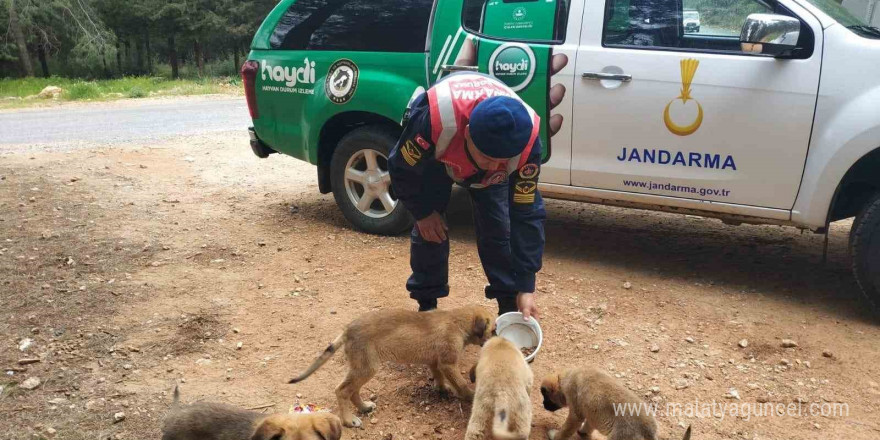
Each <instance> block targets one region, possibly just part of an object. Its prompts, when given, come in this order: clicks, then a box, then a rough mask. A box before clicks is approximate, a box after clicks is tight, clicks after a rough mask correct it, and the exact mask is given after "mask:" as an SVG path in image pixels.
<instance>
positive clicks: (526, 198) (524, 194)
mask: <svg viewBox="0 0 880 440" xmlns="http://www.w3.org/2000/svg"><path fill="white" fill-rule="evenodd" d="M537 191H538V182H535V181H534V180H522V181H519V182H517V183H516V185H514V186H513V203H517V204H521V205H527V204H532V203H535V192H537Z"/></svg>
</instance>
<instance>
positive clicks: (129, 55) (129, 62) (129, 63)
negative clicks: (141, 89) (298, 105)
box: [125, 38, 134, 73]
mask: <svg viewBox="0 0 880 440" xmlns="http://www.w3.org/2000/svg"><path fill="white" fill-rule="evenodd" d="M133 57H134V52H133V51H132V50H131V39H129V38H126V40H125V73H131V71H132V70H134V61H133V60H134V58H133Z"/></svg>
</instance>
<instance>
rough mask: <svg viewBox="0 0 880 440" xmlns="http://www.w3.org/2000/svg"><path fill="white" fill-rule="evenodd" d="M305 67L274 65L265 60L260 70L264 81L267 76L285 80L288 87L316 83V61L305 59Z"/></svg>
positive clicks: (272, 78)
mask: <svg viewBox="0 0 880 440" xmlns="http://www.w3.org/2000/svg"><path fill="white" fill-rule="evenodd" d="M304 64H305V66H303V67H283V66H273V65H271V64H269V63H267V62H266V60H263V61H261V62H260V72H261V73H262V78H263V81H265V80H266V79H267V78H268V79H271V80H272V81H277V82H284V85H286V86H287V87H294V86H296V85H297V84H301V83H304V84H314V83H315V62H314V61H311V62H310V61H309V59H308V58H306V59H305V61H304Z"/></svg>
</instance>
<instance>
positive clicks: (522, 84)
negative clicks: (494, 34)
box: [489, 43, 535, 92]
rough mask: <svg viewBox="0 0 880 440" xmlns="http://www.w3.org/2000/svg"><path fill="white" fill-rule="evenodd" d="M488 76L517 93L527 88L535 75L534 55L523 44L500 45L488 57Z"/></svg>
mask: <svg viewBox="0 0 880 440" xmlns="http://www.w3.org/2000/svg"><path fill="white" fill-rule="evenodd" d="M489 75H492V76H494V77H495V78H498V79H500V80H501V82H503V83H504V84H507V86H508V87H510V88H511V89H512V90H513V91H514V92H519V91H520V90H523V89H525V88H526V87H528V85H529V83H530V82H531V81H532V77H533V76H534V75H535V53H534V52H532V49H531V48H529V46H527V45H525V44H520V43H505V44H502V45H501V46H499V47H498V48H497V49H495V51H494V52H492V56H491V57H489Z"/></svg>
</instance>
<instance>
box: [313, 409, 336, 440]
mask: <svg viewBox="0 0 880 440" xmlns="http://www.w3.org/2000/svg"><path fill="white" fill-rule="evenodd" d="M315 432H316V433H317V434H318V437H320V438H321V439H323V440H339V439H340V438H342V421H341V420H339V417H336V415H334V414H327V416H326V417H324V419H323V420H321V421H320V422H319V423H317V424H316V425H315Z"/></svg>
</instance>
